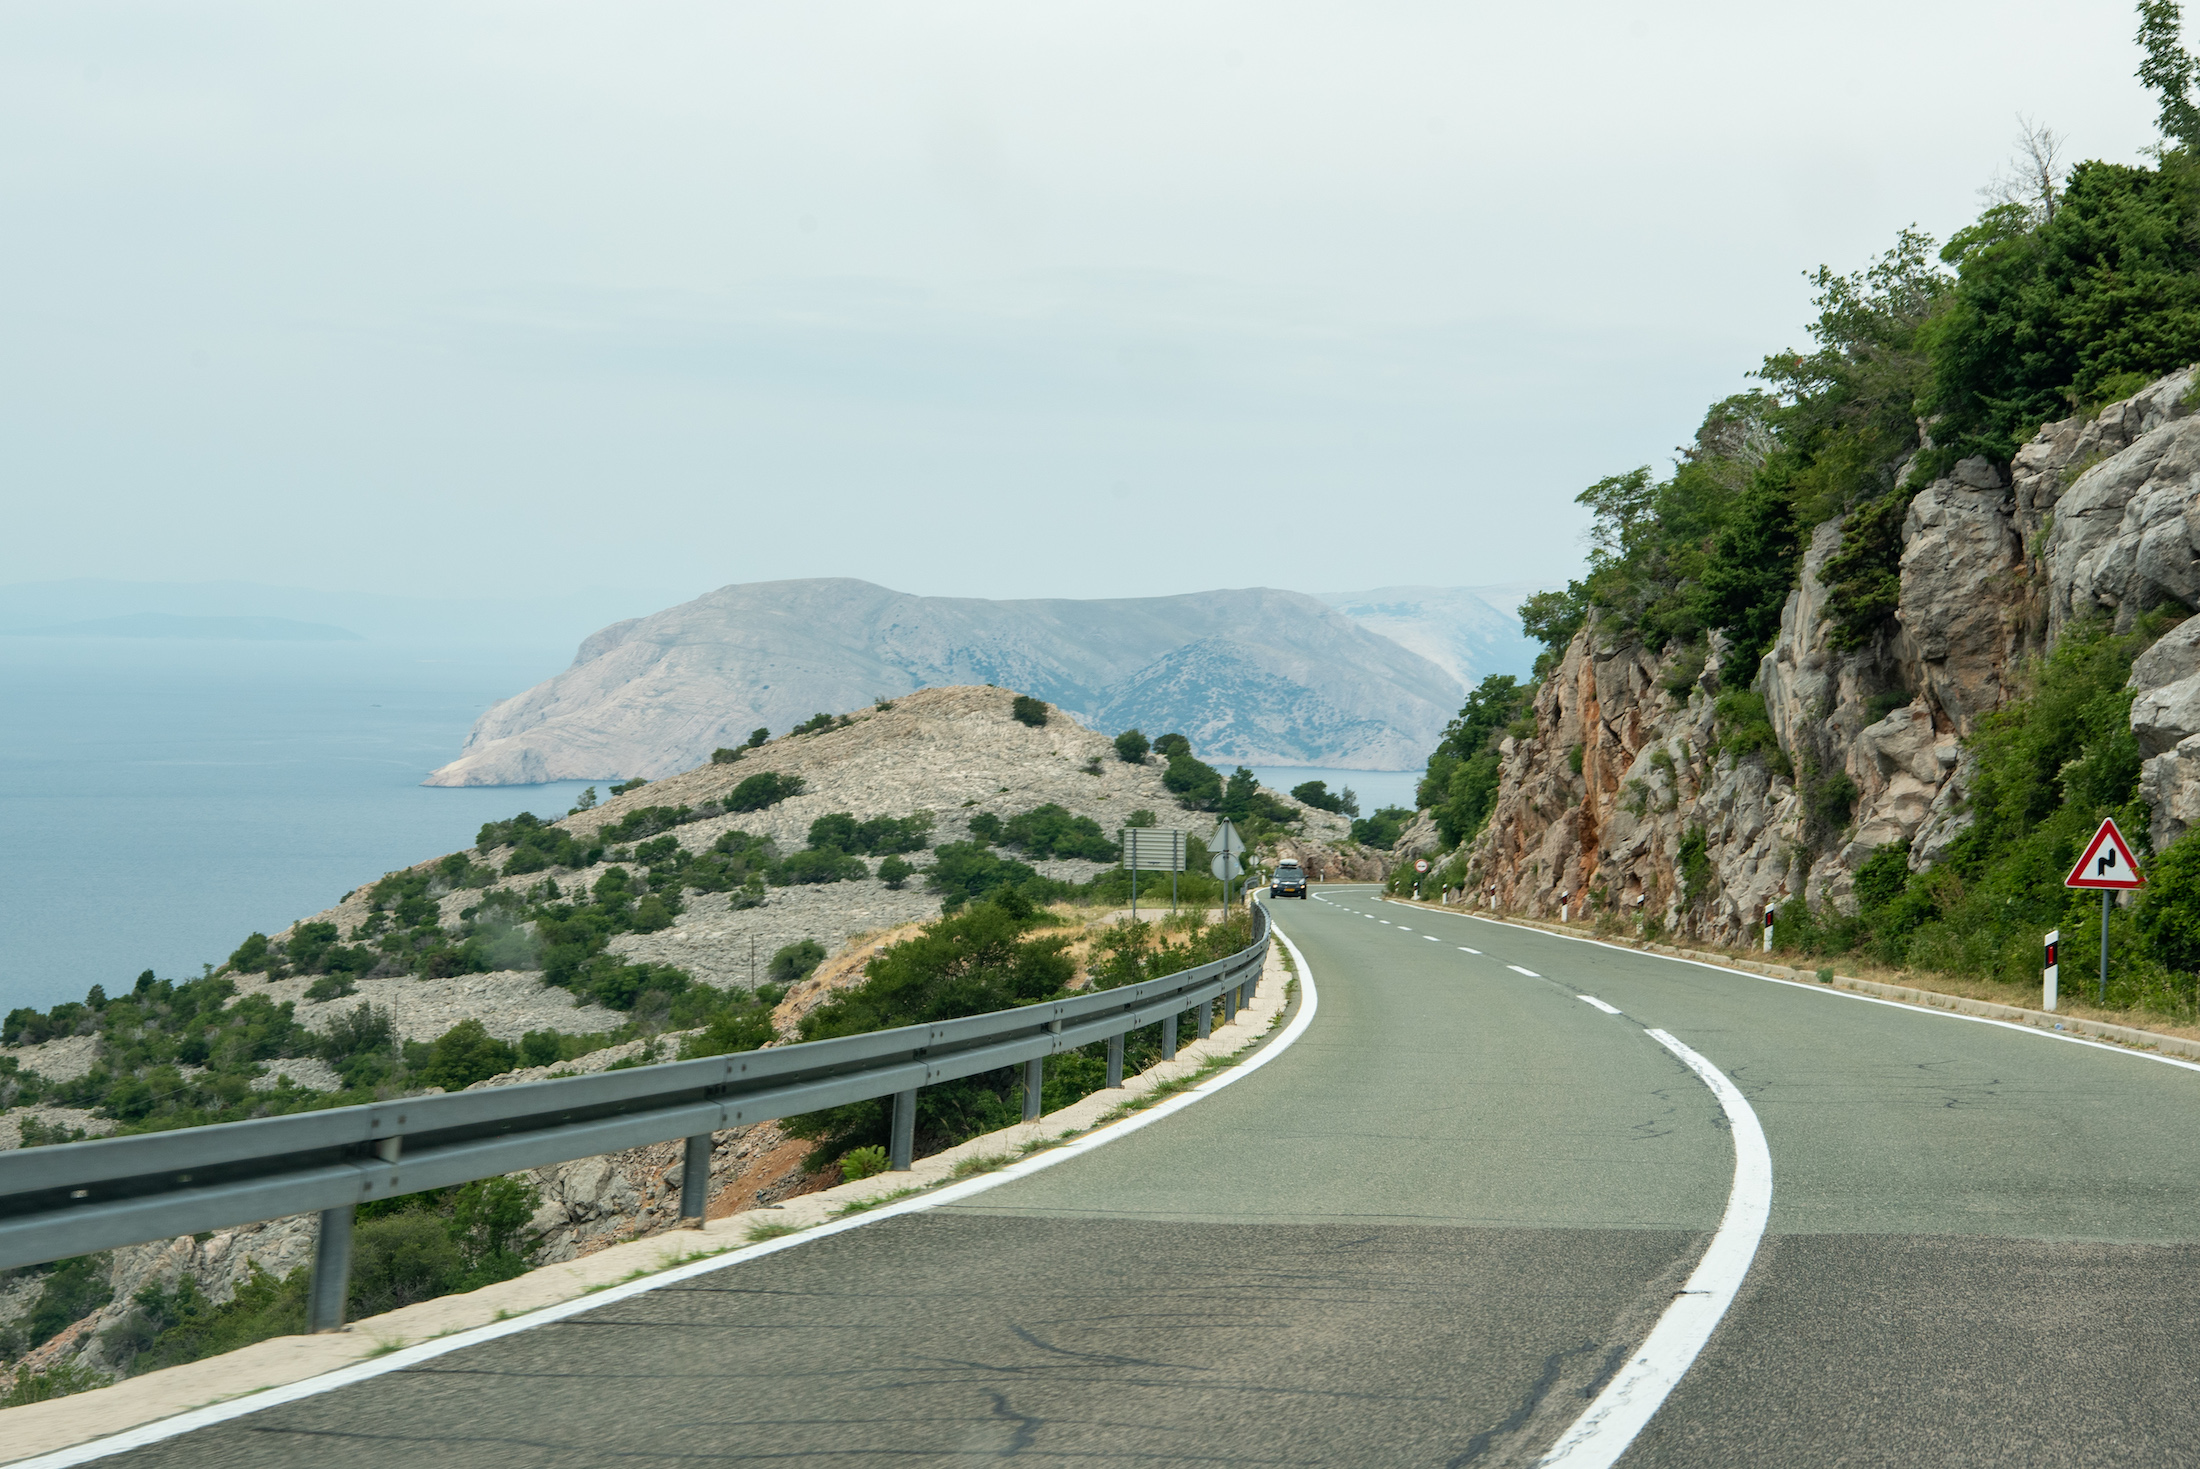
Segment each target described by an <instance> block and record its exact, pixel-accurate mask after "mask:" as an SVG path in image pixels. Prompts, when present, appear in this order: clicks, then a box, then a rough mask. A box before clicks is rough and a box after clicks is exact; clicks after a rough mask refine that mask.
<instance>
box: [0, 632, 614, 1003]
mask: <svg viewBox="0 0 2200 1469" xmlns="http://www.w3.org/2000/svg"><path fill="white" fill-rule="evenodd" d="M571 657H572V653H571V650H570V649H569V648H549V647H540V648H471V649H469V648H457V649H453V648H450V647H428V646H410V645H406V646H400V645H393V644H389V643H375V642H353V643H238V642H186V641H139V640H132V639H106V638H24V637H0V830H4V831H5V832H6V837H7V839H6V840H5V842H0V1013H4V1012H5V1011H6V1010H8V1009H11V1008H13V1007H15V1006H17V1005H35V1006H38V1007H40V1008H44V1007H46V1006H49V1005H51V1004H53V1003H55V1002H56V1001H59V1000H68V999H80V998H82V997H83V994H84V992H85V990H86V989H88V988H89V987H90V986H92V985H94V984H104V985H105V986H106V987H107V988H108V990H109V991H110V992H112V991H114V990H115V989H116V988H117V987H118V986H120V987H121V988H124V989H127V988H128V987H129V986H130V984H131V983H132V982H133V981H134V980H135V979H136V977H137V974H138V972H139V971H140V970H143V969H152V970H154V971H156V972H157V973H159V974H160V975H162V976H163V977H172V978H181V977H185V976H190V975H196V974H197V973H198V972H199V966H200V965H201V964H202V963H206V962H216V963H218V962H220V961H221V960H222V959H224V958H226V957H227V956H228V954H229V951H230V950H231V949H233V948H235V947H236V945H237V943H238V941H239V940H241V939H242V938H243V937H244V936H245V935H246V934H248V933H250V932H252V931H253V930H254V929H259V930H262V931H267V932H272V931H274V930H275V929H277V928H279V927H281V926H283V925H284V924H287V923H289V922H290V921H291V920H293V919H295V918H298V917H300V916H302V915H304V914H307V913H311V912H313V911H315V910H316V909H319V908H323V907H326V906H327V905H329V904H330V903H333V902H334V901H336V899H337V898H339V897H340V896H342V895H343V893H344V892H345V891H347V890H348V889H350V888H353V887H356V886H358V885H359V884H360V883H361V882H365V881H370V880H372V879H374V878H376V877H379V876H380V875H381V874H382V873H384V872H386V871H389V870H390V869H392V868H395V867H400V866H405V865H408V864H410V863H413V862H417V861H419V860H421V859H422V858H423V857H430V856H434V855H436V854H437V853H441V852H448V851H452V850H455V849H457V848H459V847H463V846H466V845H469V844H470V843H471V841H472V839H473V835H474V832H475V831H476V830H477V829H478V828H479V827H480V825H481V823H482V822H484V821H488V820H492V819H496V818H501V817H505V816H510V815H512V814H513V813H514V812H517V811H522V810H533V811H535V812H537V813H539V814H543V815H550V814H556V815H561V816H562V815H563V814H564V813H565V811H566V809H567V808H568V807H570V806H571V805H572V804H573V801H574V798H575V797H576V796H577V795H578V794H579V793H580V790H581V785H580V783H578V782H575V783H570V784H562V783H561V784H557V785H545V786H502V787H487V788H474V789H467V790H432V789H429V788H426V787H424V786H422V785H421V784H420V781H421V779H422V777H424V776H425V775H426V774H427V773H428V772H429V771H430V770H433V769H434V768H435V767H436V766H438V765H440V764H442V763H443V762H444V761H446V760H449V759H450V758H451V757H452V756H453V755H454V754H455V753H457V750H458V747H459V742H460V741H461V740H463V739H464V738H465V735H466V731H467V729H468V728H469V727H470V726H471V725H472V723H473V721H474V718H475V716H476V715H477V714H479V713H480V712H481V710H482V709H484V708H486V707H487V706H488V705H489V704H491V703H494V702H495V701H496V700H498V699H502V698H506V697H509V696H510V695H512V694H515V693H518V692H519V691H520V690H522V689H525V688H527V687H528V686H530V685H532V684H535V683H538V682H540V681H541V680H542V679H544V678H547V677H549V676H550V675H551V674H553V673H555V672H557V671H558V670H559V669H560V668H562V667H564V666H565V664H566V663H567V662H568V661H569V660H570V659H571Z"/></svg>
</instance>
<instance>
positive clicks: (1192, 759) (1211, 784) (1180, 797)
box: [1161, 753, 1223, 811]
mask: <svg viewBox="0 0 2200 1469" xmlns="http://www.w3.org/2000/svg"><path fill="white" fill-rule="evenodd" d="M1161 784H1162V786H1163V788H1164V789H1166V790H1167V791H1168V792H1169V794H1170V795H1172V796H1175V797H1176V799H1177V801H1178V803H1179V804H1180V805H1182V806H1184V807H1186V808H1187V809H1190V810H1193V811H1212V810H1214V809H1215V807H1217V806H1219V805H1221V804H1222V794H1223V792H1222V776H1221V773H1220V772H1218V771H1217V770H1216V769H1215V768H1214V767H1213V766H1212V765H1209V764H1207V763H1205V762H1204V761H1202V760H1200V759H1199V758H1197V757H1196V756H1194V755H1191V754H1189V753H1181V754H1174V755H1171V756H1170V757H1169V765H1168V769H1166V770H1164V771H1163V772H1162V773H1161Z"/></svg>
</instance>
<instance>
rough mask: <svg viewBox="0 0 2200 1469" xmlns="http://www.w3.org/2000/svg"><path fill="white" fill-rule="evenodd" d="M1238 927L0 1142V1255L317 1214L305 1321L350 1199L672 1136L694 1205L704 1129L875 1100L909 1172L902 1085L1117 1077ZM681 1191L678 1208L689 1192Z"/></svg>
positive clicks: (328, 1284) (1258, 922) (1209, 974)
mask: <svg viewBox="0 0 2200 1469" xmlns="http://www.w3.org/2000/svg"><path fill="white" fill-rule="evenodd" d="M1254 912H1255V915H1256V916H1255V918H1254V920H1253V923H1254V928H1253V942H1252V943H1251V944H1250V945H1248V946H1247V947H1246V948H1244V949H1241V950H1239V951H1238V952H1237V953H1235V954H1232V955H1230V956H1229V957H1228V958H1226V959H1218V960H1215V961H1213V962H1212V963H1208V964H1202V965H1200V966H1199V967H1198V968H1196V969H1187V970H1185V971H1183V972H1182V973H1179V974H1171V975H1164V976H1163V977H1161V978H1159V979H1149V980H1145V981H1143V982H1142V983H1139V984H1135V985H1125V986H1123V987H1121V988H1120V989H1112V990H1092V991H1086V992H1084V993H1081V994H1075V995H1069V996H1065V997H1064V998H1062V999H1059V1000H1046V1001H1042V1002H1040V1003H1037V1004H1033V1005H1027V1006H1023V1007H1020V1008H1018V1009H1014V1010H997V1011H994V1012H992V1013H990V1014H985V1015H970V1016H965V1017H963V1018H961V1019H957V1020H944V1021H941V1022H939V1023H937V1024H934V1025H910V1026H903V1027H900V1028H898V1029H895V1030H881V1031H873V1032H871V1033H869V1034H867V1035H852V1036H843V1037H840V1038H838V1039H835V1040H824V1041H807V1042H801V1043H798V1044H794V1045H786V1046H774V1047H772V1048H770V1049H768V1050H761V1051H741V1052H738V1053H736V1054H734V1055H730V1056H710V1057H706V1058H704V1059H701V1060H696V1061H673V1062H666V1063H663V1064H659V1065H654V1066H640V1067H634V1068H631V1069H628V1070H624V1071H603V1072H598V1073H596V1074H594V1075H591V1076H573V1077H561V1078H558V1079H556V1080H552V1081H533V1082H521V1083H518V1084H515V1085H512V1086H507V1087H489V1088H486V1089H483V1090H480V1091H467V1092H456V1093H452V1094H449V1095H437V1096H422V1097H408V1098H405V1099H403V1100H401V1101H393V1102H374V1103H370V1104H367V1105H365V1106H358V1107H333V1108H330V1109H329V1110H327V1111H323V1112H307V1113H300V1114H296V1115H292V1116H288V1117H266V1118H260V1119H258V1120H255V1121H251V1122H224V1123H216V1124H213V1125H210V1126H206V1127H192V1128H182V1129H178V1130H176V1131H173V1132H155V1133H141V1134H139V1135H136V1136H133V1137H119V1138H96V1139H93V1140H91V1141H89V1142H79V1143H60V1144H55V1145H52V1146H48V1147H42V1148H31V1149H24V1150H20V1151H11V1152H6V1153H0V1268H14V1267H16V1266H20V1265H33V1264H40V1263H43V1262H45V1261H48V1260H57V1259H62V1258H65V1257H68V1256H72V1255H85V1254H90V1253H91V1252H93V1251H95V1250H106V1249H113V1248H115V1247H116V1246H118V1245H130V1244H140V1243H143V1242H145V1241H147V1240H155V1239H172V1238H174V1237H176V1236H178V1235H184V1234H195V1233H197V1232H199V1231H201V1230H208V1229H220V1228H226V1227H228V1226H231V1225H237V1224H248V1223H252V1222H254V1221H256V1220H261V1219H280V1218H284V1217H287V1216H290V1215H294V1214H310V1213H315V1212H318V1213H319V1214H320V1216H321V1230H320V1236H319V1242H318V1244H317V1246H316V1249H315V1255H314V1268H313V1285H312V1293H311V1305H310V1310H309V1315H310V1321H311V1328H312V1329H313V1330H315V1331H333V1330H336V1329H337V1328H339V1327H340V1326H342V1325H343V1311H344V1299H345V1294H346V1290H347V1288H348V1286H349V1280H350V1273H351V1270H350V1267H351V1224H352V1215H353V1212H354V1210H355V1209H356V1208H357V1206H358V1205H360V1204H363V1203H368V1202H371V1201H373V1200H375V1199H385V1198H392V1197H395V1196H397V1195H400V1194H411V1193H419V1192H421V1191H422V1190H424V1189H435V1188H448V1187H450V1186H451V1185H453V1184H461V1183H470V1182H473V1181H474V1180H476V1179H481V1178H492V1177H495V1176H497V1175H499V1174H505V1173H515V1172H518V1171H520V1170H522V1169H527V1168H541V1167H545V1166H547V1165H550V1164H554V1163H565V1162H570V1161H571V1160H573V1159H575V1158H587V1157H592V1156H595V1155H597V1154H601V1153H612V1152H618V1151H620V1150H622V1149H626V1148H635V1147H642V1146H645V1145H647V1144H650V1143H659V1142H665V1141H668V1140H670V1139H672V1138H685V1139H686V1140H687V1153H686V1157H685V1160H684V1166H683V1169H682V1173H681V1184H680V1199H681V1211H682V1213H683V1215H685V1216H687V1217H688V1218H691V1219H698V1220H699V1219H700V1217H701V1216H702V1215H703V1212H704V1209H705V1207H706V1205H707V1203H708V1194H709V1189H710V1149H711V1134H712V1133H714V1132H717V1131H720V1130H722V1129H725V1128H729V1127H745V1126H748V1125H749V1124H751V1123H756V1122H768V1121H771V1120H772V1119H774V1118H779V1117H788V1116H792V1115H795V1114H797V1113H802V1112H814V1111H817V1110H819V1109H821V1108H825V1107H837V1106H842V1105H845V1104H846V1103H850V1102H862V1101H869V1100H871V1099H873V1098H876V1097H884V1096H891V1097H892V1098H893V1099H894V1113H893V1126H892V1131H891V1134H890V1136H891V1146H890V1147H889V1149H888V1151H889V1155H890V1163H889V1166H890V1167H891V1168H893V1169H906V1168H908V1167H909V1165H910V1162H911V1160H912V1154H913V1152H914V1146H913V1145H914V1131H915V1123H916V1100H917V1091H918V1089H919V1088H921V1087H925V1086H930V1085H932V1084H934V1083H937V1082H943V1081H953V1080H955V1079H957V1078H958V1077H964V1076H974V1075H977V1074H978V1073H980V1072H986V1071H998V1070H1001V1069H1003V1068H1005V1067H1009V1066H1014V1065H1017V1064H1019V1063H1020V1064H1022V1065H1023V1066H1024V1068H1025V1070H1024V1118H1025V1120H1026V1121H1030V1120H1033V1119H1035V1118H1037V1117H1038V1115H1039V1081H1040V1066H1041V1063H1042V1062H1043V1061H1044V1060H1045V1058H1046V1057H1048V1056H1051V1055H1055V1054H1057V1053H1059V1052H1062V1051H1068V1050H1074V1049H1076V1048H1077V1047H1080V1046H1086V1045H1091V1044H1092V1043H1094V1042H1095V1041H1106V1042H1108V1085H1109V1086H1111V1087H1113V1086H1121V1085H1122V1083H1123V1037H1124V1036H1125V1035H1126V1034H1128V1033H1129V1032H1130V1031H1133V1030H1137V1029H1139V1028H1140V1027H1142V1026H1147V1025H1153V1024H1155V1023H1159V1024H1160V1026H1161V1028H1162V1040H1161V1049H1162V1055H1163V1057H1164V1059H1169V1058H1173V1057H1174V1056H1175V1055H1176V1039H1177V1037H1176V1030H1177V1018H1178V1017H1179V1016H1181V1015H1182V1014H1184V1012H1186V1011H1187V1010H1196V1011H1197V1012H1198V1020H1197V1024H1198V1033H1199V1035H1200V1036H1202V1037H1204V1036H1206V1035H1207V1034H1208V1033H1209V1030H1210V1027H1211V1023H1212V1019H1213V1002H1214V1001H1215V1000H1218V999H1220V1000H1223V1001H1224V1002H1225V1007H1226V1012H1227V1013H1226V1016H1225V1019H1226V1020H1227V1019H1229V1018H1234V1017H1235V1015H1236V1013H1237V1010H1238V1009H1239V1008H1240V1006H1242V1005H1243V1004H1244V1003H1245V1002H1246V1001H1247V1000H1249V999H1250V998H1251V997H1252V993H1253V989H1254V987H1255V985H1256V984H1257V983H1258V981H1259V977H1260V969H1261V964H1262V961H1263V960H1264V959H1265V957H1266V955H1267V950H1268V934H1269V924H1268V915H1267V912H1266V910H1265V909H1262V908H1260V907H1258V906H1257V905H1256V906H1255V907H1254ZM690 1201H692V1203H693V1207H692V1208H691V1207H690Z"/></svg>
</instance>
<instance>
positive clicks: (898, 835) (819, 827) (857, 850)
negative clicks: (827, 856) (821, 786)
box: [810, 811, 932, 857]
mask: <svg viewBox="0 0 2200 1469" xmlns="http://www.w3.org/2000/svg"><path fill="white" fill-rule="evenodd" d="M931 839H932V813H931V812H929V811H919V812H916V813H915V814H914V815H910V816H902V817H893V816H873V817H871V818H870V819H869V820H867V821H858V820H856V819H855V817H854V816H853V815H852V814H850V813H849V812H846V811H835V812H831V813H830V814H828V815H824V816H820V817H818V818H817V820H815V821H813V822H811V823H810V845H811V846H813V847H830V848H832V849H833V850H835V851H839V852H848V853H851V854H855V855H859V856H865V857H881V856H885V855H887V854H888V853H893V852H921V851H923V850H924V849H925V847H926V846H927V845H928V844H929V843H930V841H931Z"/></svg>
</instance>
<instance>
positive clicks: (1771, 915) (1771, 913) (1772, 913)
mask: <svg viewBox="0 0 2200 1469" xmlns="http://www.w3.org/2000/svg"><path fill="white" fill-rule="evenodd" d="M1779 916H1780V910H1779V909H1777V908H1775V907H1773V906H1772V900H1771V899H1770V898H1767V899H1765V952H1766V953H1768V954H1769V953H1771V952H1772V923H1773V920H1774V919H1776V918H1778V917H1779Z"/></svg>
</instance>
